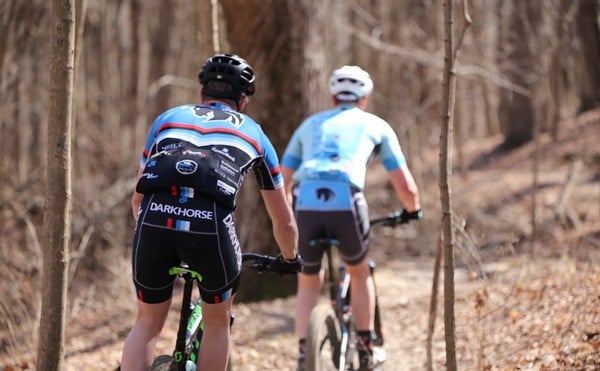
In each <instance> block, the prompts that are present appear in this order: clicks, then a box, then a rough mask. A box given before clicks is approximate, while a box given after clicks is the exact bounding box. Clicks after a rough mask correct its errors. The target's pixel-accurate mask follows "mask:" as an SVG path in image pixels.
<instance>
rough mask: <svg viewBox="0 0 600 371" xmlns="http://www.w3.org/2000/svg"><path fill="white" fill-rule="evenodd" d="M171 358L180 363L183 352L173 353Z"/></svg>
mask: <svg viewBox="0 0 600 371" xmlns="http://www.w3.org/2000/svg"><path fill="white" fill-rule="evenodd" d="M173 358H174V359H175V361H176V362H177V363H179V362H181V361H182V360H183V352H175V354H173Z"/></svg>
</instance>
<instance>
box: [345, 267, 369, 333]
mask: <svg viewBox="0 0 600 371" xmlns="http://www.w3.org/2000/svg"><path fill="white" fill-rule="evenodd" d="M368 262H369V259H368V258H365V259H363V260H362V261H361V262H360V263H358V264H357V265H346V269H347V270H348V273H350V297H351V298H352V299H351V300H352V312H353V314H354V320H355V323H356V330H357V331H367V330H373V328H374V327H375V325H374V322H375V286H374V284H373V278H372V277H371V273H370V269H369V263H368Z"/></svg>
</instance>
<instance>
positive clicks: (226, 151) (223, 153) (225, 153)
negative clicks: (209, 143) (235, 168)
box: [210, 147, 235, 162]
mask: <svg viewBox="0 0 600 371" xmlns="http://www.w3.org/2000/svg"><path fill="white" fill-rule="evenodd" d="M210 150H211V151H213V152H215V153H218V154H220V155H221V156H224V157H226V158H227V159H228V160H230V161H231V162H235V157H233V156H232V155H230V154H229V148H227V147H223V148H217V147H212V148H211V149H210Z"/></svg>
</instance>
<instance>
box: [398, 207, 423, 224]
mask: <svg viewBox="0 0 600 371" xmlns="http://www.w3.org/2000/svg"><path fill="white" fill-rule="evenodd" d="M422 217H423V211H422V210H421V209H419V210H416V211H406V210H402V211H401V212H400V213H399V215H398V223H400V224H403V223H408V222H409V221H411V220H418V219H421V218H422Z"/></svg>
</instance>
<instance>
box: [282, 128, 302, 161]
mask: <svg viewBox="0 0 600 371" xmlns="http://www.w3.org/2000/svg"><path fill="white" fill-rule="evenodd" d="M301 163H302V143H301V141H300V130H296V131H295V132H294V134H292V137H291V139H290V141H289V143H288V145H287V147H286V149H285V151H284V152H283V156H282V158H281V165H283V166H285V167H287V168H290V169H292V170H297V169H298V168H299V167H300V164H301Z"/></svg>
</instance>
